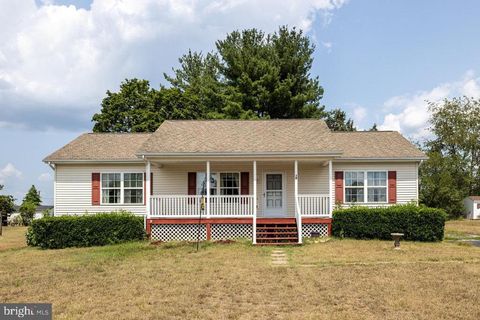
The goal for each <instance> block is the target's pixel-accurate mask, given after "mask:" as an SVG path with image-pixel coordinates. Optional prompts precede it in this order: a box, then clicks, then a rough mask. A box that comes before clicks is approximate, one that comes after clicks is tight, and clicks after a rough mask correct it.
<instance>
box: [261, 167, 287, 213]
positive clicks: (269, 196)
mask: <svg viewBox="0 0 480 320" xmlns="http://www.w3.org/2000/svg"><path fill="white" fill-rule="evenodd" d="M284 182H285V179H284V174H283V173H273V172H272V173H265V184H264V185H265V188H264V193H263V196H264V207H263V208H264V215H265V216H269V217H283V216H285V215H286V210H285V208H286V206H285V183H284Z"/></svg>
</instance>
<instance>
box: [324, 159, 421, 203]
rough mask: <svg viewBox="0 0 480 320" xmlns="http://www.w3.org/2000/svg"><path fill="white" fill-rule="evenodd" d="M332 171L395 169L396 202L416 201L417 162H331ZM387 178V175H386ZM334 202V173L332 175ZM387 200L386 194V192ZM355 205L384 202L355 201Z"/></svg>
mask: <svg viewBox="0 0 480 320" xmlns="http://www.w3.org/2000/svg"><path fill="white" fill-rule="evenodd" d="M333 171H334V172H335V171H396V172H397V203H398V204H406V203H409V202H412V201H413V202H417V201H418V163H417V162H369V163H360V162H357V163H354V162H333ZM387 179H388V177H387ZM331 184H332V188H333V195H332V197H333V198H332V201H333V203H335V174H333V177H332V181H331ZM387 200H388V194H387ZM355 205H365V206H374V207H378V206H382V205H388V204H385V203H383V204H382V203H365V204H362V203H355Z"/></svg>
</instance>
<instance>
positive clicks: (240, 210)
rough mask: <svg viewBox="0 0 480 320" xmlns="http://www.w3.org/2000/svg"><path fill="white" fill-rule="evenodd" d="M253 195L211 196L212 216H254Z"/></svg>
mask: <svg viewBox="0 0 480 320" xmlns="http://www.w3.org/2000/svg"><path fill="white" fill-rule="evenodd" d="M252 216H253V195H241V196H210V217H212V218H216V217H252Z"/></svg>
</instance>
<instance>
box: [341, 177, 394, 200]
mask: <svg viewBox="0 0 480 320" xmlns="http://www.w3.org/2000/svg"><path fill="white" fill-rule="evenodd" d="M345 202H347V203H355V202H361V203H370V202H373V203H375V202H387V172H386V171H346V172H345Z"/></svg>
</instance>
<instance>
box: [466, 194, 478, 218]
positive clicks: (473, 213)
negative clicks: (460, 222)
mask: <svg viewBox="0 0 480 320" xmlns="http://www.w3.org/2000/svg"><path fill="white" fill-rule="evenodd" d="M463 206H464V207H465V209H464V210H465V211H464V213H465V217H466V218H467V219H480V196H470V197H466V198H465V199H463Z"/></svg>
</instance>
